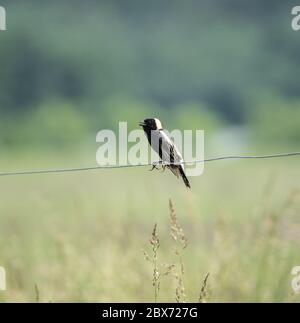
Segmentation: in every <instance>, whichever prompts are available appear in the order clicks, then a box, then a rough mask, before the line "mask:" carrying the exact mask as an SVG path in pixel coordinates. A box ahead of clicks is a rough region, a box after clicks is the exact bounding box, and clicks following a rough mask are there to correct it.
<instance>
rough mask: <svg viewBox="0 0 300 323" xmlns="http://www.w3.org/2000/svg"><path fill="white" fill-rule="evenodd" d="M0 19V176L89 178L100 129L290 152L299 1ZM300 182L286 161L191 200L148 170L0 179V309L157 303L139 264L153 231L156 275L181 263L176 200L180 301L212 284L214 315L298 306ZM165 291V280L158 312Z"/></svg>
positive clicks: (151, 6)
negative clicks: (201, 136) (0, 26)
mask: <svg viewBox="0 0 300 323" xmlns="http://www.w3.org/2000/svg"><path fill="white" fill-rule="evenodd" d="M1 5H2V6H4V7H5V8H6V10H7V31H5V32H0V167H1V168H0V171H10V170H19V169H22V170H23V169H40V168H55V167H71V166H81V165H93V164H95V162H96V161H95V156H96V149H97V147H98V144H97V143H96V141H95V138H96V133H97V132H98V131H99V130H101V129H104V128H105V129H116V128H117V126H118V122H119V121H128V123H129V128H130V129H134V128H137V124H138V121H140V120H142V119H144V118H145V117H152V116H155V117H158V118H160V119H161V120H162V122H163V125H164V126H165V127H166V128H167V129H173V128H179V129H204V130H205V152H206V157H208V155H210V156H211V155H223V154H224V155H225V154H233V153H241V154H253V153H256V152H260V153H277V152H287V151H291V150H299V142H300V82H299V66H300V32H295V31H293V30H292V28H291V20H292V16H291V9H292V7H293V6H295V5H296V3H295V1H287V0H285V1H282V0H272V1H271V0H268V1H258V0H252V1H242V0H222V1H221V0H218V1H217V0H202V1H197V0H186V1H182V0H170V1H167V0H152V1H141V0H120V1H117V0H110V1H92V0H87V1H77V0H72V1H67V0H60V1H58V0H52V1H48V2H46V1H38V0H36V1H34V0H26V1H17V0H16V1H15V0H6V1H5V0H2V1H1ZM299 175H300V174H299V160H297V158H295V159H292V158H290V159H289V158H287V159H280V160H268V161H240V162H225V161H224V162H219V163H218V164H214V163H211V164H206V165H205V172H204V175H203V176H201V177H194V178H191V179H190V180H191V185H192V191H191V192H187V191H186V190H185V188H184V186H183V184H182V183H181V182H180V181H178V180H177V179H176V178H175V177H174V176H173V175H172V174H171V173H169V172H167V171H166V172H165V173H164V174H161V173H159V172H148V171H147V169H144V168H139V169H128V170H107V171H102V172H100V171H98V172H90V173H79V174H59V175H42V176H32V177H9V178H8V177H7V178H1V180H0V194H1V197H0V266H4V267H5V268H6V270H7V279H8V282H7V285H8V288H7V291H6V292H0V300H1V301H35V300H36V301H45V302H48V301H87V300H91V301H153V290H152V273H153V269H152V268H151V265H149V264H148V263H147V262H146V261H145V260H144V259H143V254H142V252H141V249H142V248H145V249H149V246H148V241H149V237H150V234H151V231H152V228H153V225H154V223H155V222H156V223H157V224H158V232H159V236H160V240H161V247H160V250H159V252H160V254H159V262H160V263H172V262H174V261H176V257H175V259H174V254H173V252H172V246H171V245H170V244H171V243H170V239H169V215H168V212H169V211H168V199H169V197H171V198H172V199H173V202H174V205H175V208H176V212H178V218H179V222H180V223H181V224H182V227H183V229H184V232H185V233H186V235H187V237H188V239H189V246H188V249H187V251H186V253H185V254H184V255H183V260H184V262H185V265H186V266H185V268H186V277H185V284H186V294H187V300H189V301H196V300H197V299H198V293H199V291H200V288H201V282H202V280H203V278H204V276H205V274H206V273H207V272H209V273H210V278H209V289H210V291H211V292H210V295H211V296H210V297H208V301H299V297H297V296H296V295H295V294H294V293H293V291H292V289H291V279H292V277H291V274H290V273H291V268H292V267H293V266H296V265H300V259H299V243H300V242H299V236H300V224H299V216H298V215H299V211H300V193H299V192H300V187H299ZM148 252H151V248H150V250H148ZM161 270H162V271H164V269H163V268H161ZM177 283H178V281H177ZM175 288H176V279H175V280H174V279H172V278H171V277H166V280H163V281H162V284H161V290H160V294H159V298H158V299H159V300H160V301H174V300H175Z"/></svg>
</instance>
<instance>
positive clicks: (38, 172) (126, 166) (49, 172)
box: [0, 152, 300, 176]
mask: <svg viewBox="0 0 300 323" xmlns="http://www.w3.org/2000/svg"><path fill="white" fill-rule="evenodd" d="M290 156H300V152H291V153H283V154H274V155H260V156H220V157H213V158H207V159H203V160H194V161H183V162H181V163H161V162H158V163H153V164H152V163H147V164H136V165H130V164H129V165H107V166H92V167H78V168H61V169H42V170H33V171H13V172H3V173H0V176H17V175H34V174H52V173H67V172H82V171H91V170H98V169H116V168H131V167H146V166H154V165H180V164H186V165H190V164H196V163H205V162H213V161H219V160H226V159H267V158H280V157H290Z"/></svg>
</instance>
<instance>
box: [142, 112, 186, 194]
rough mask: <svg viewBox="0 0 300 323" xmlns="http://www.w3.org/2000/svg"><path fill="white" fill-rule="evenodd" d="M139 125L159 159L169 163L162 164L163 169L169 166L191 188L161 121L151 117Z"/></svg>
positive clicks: (180, 158)
mask: <svg viewBox="0 0 300 323" xmlns="http://www.w3.org/2000/svg"><path fill="white" fill-rule="evenodd" d="M139 125H140V126H141V127H143V129H144V131H145V134H146V136H147V138H148V142H149V144H150V146H151V147H152V149H153V150H154V151H155V152H156V153H157V154H158V155H159V157H160V159H161V161H162V162H163V163H166V164H168V163H170V164H169V165H163V166H162V167H163V169H164V168H165V167H167V168H169V169H170V170H171V172H172V173H173V174H174V175H175V176H177V177H179V176H180V177H181V178H182V179H183V181H184V184H185V186H186V187H187V188H191V186H190V183H189V180H188V179H187V177H186V175H185V172H184V168H183V158H182V156H181V154H180V152H179V150H178V149H177V147H176V146H175V144H174V143H173V141H172V140H171V139H170V138H169V136H168V135H167V134H166V132H165V131H164V130H163V128H162V125H161V122H160V121H159V120H158V119H156V118H152V119H145V120H144V121H142V122H140V123H139ZM153 168H155V166H153Z"/></svg>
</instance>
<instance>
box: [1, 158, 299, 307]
mask: <svg viewBox="0 0 300 323" xmlns="http://www.w3.org/2000/svg"><path fill="white" fill-rule="evenodd" d="M24 159H25V160H26V158H24ZM52 159H54V157H53V156H52ZM48 163H49V165H50V164H52V165H53V164H54V163H51V159H50V161H48ZM61 164H62V165H66V162H63V160H61V161H60V163H59V164H58V165H61ZM74 164H78V163H76V162H74ZM20 165H22V167H20ZM24 165H25V166H24ZM29 165H31V167H30V166H29ZM38 165H48V164H47V163H44V162H43V160H42V159H36V160H35V162H34V163H33V162H32V161H31V160H30V158H27V164H26V163H25V164H21V162H20V159H19V160H15V159H14V162H11V161H10V160H2V161H1V170H3V169H5V170H10V169H11V168H12V167H16V166H18V168H26V167H27V168H32V167H35V166H36V167H38ZM38 168H39V167H38ZM299 175H300V169H299V160H297V158H295V159H292V158H290V159H280V160H268V161H235V162H232V161H231V162H225V161H224V162H218V163H211V164H206V166H205V171H204V175H203V176H201V177H194V178H191V185H192V191H187V190H186V189H185V187H184V185H183V183H182V182H180V181H179V180H177V179H176V178H175V177H174V176H173V175H172V174H171V173H169V172H168V171H166V172H165V173H160V172H158V171H155V172H149V171H148V170H147V168H139V169H121V170H105V171H94V172H89V173H87V172H86V173H72V174H71V173H70V174H57V175H37V176H23V177H2V178H0V193H1V198H0V201H1V202H0V265H1V266H4V267H5V268H6V272H7V291H5V292H3V291H2V292H0V301H5V302H10V301H18V302H19V301H32V302H34V301H40V302H50V301H118V302H121V301H129V302H131V301H135V302H152V301H154V292H155V290H154V288H153V286H152V283H153V265H152V263H151V261H150V262H149V261H147V260H145V256H144V254H143V253H144V252H146V253H147V254H148V255H149V257H150V258H151V257H152V245H151V244H150V243H149V239H150V238H151V232H152V230H153V227H154V224H155V223H157V232H156V234H157V235H158V237H159V242H160V246H159V248H158V250H157V270H158V271H159V272H160V273H161V274H163V273H164V272H165V271H168V268H170V266H171V265H174V266H173V267H172V268H174V270H171V271H172V272H170V273H169V274H168V275H161V276H160V288H159V291H157V292H158V295H157V300H158V301H170V302H173V301H175V300H176V289H177V290H178V286H179V285H180V284H181V285H182V286H184V291H183V292H182V293H183V294H184V295H185V298H184V299H182V300H186V301H192V302H194V301H195V302H197V301H198V300H199V294H200V290H201V288H202V289H203V280H204V278H205V276H206V275H207V273H209V278H208V280H207V285H206V286H205V288H204V289H205V293H204V294H205V295H204V298H205V299H204V301H208V302H218V301H222V302H223V301H238V302H245V301H251V302H253V301H266V302H270V301H278V302H279V301H280V302H281V301H292V302H297V301H299V300H300V298H299V297H300V296H297V295H294V294H293V290H292V288H291V280H292V276H291V269H292V267H293V266H296V265H300V253H299V246H300V220H299V212H300V185H299V178H300V176H299ZM169 198H171V199H172V202H173V205H174V208H175V211H176V215H177V220H178V222H179V224H180V226H181V227H182V229H183V232H184V234H185V236H186V237H187V239H188V245H187V247H186V248H185V249H182V250H181V249H180V255H181V256H180V257H181V260H180V258H179V257H178V254H176V253H175V252H174V250H175V249H174V248H175V247H174V246H175V241H174V240H173V239H172V237H171V235H170V231H171V228H170V210H169ZM179 248H181V247H180V243H179ZM143 250H144V251H143ZM180 261H181V262H182V263H183V264H184V273H183V274H182V273H181V267H180ZM168 265H169V267H168ZM176 270H177V276H176ZM178 276H182V281H181V282H179V279H178ZM181 285H180V286H181ZM202 296H203V295H202Z"/></svg>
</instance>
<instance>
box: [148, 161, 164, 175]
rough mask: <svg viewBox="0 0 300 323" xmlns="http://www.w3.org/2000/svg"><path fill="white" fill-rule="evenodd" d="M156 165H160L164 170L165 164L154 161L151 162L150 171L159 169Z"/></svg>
mask: <svg viewBox="0 0 300 323" xmlns="http://www.w3.org/2000/svg"><path fill="white" fill-rule="evenodd" d="M158 166H161V169H162V170H163V171H164V170H165V168H166V165H164V164H163V162H162V161H158V162H154V163H153V164H152V168H151V169H150V172H152V171H153V170H154V169H157V170H160V168H159V167H158Z"/></svg>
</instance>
